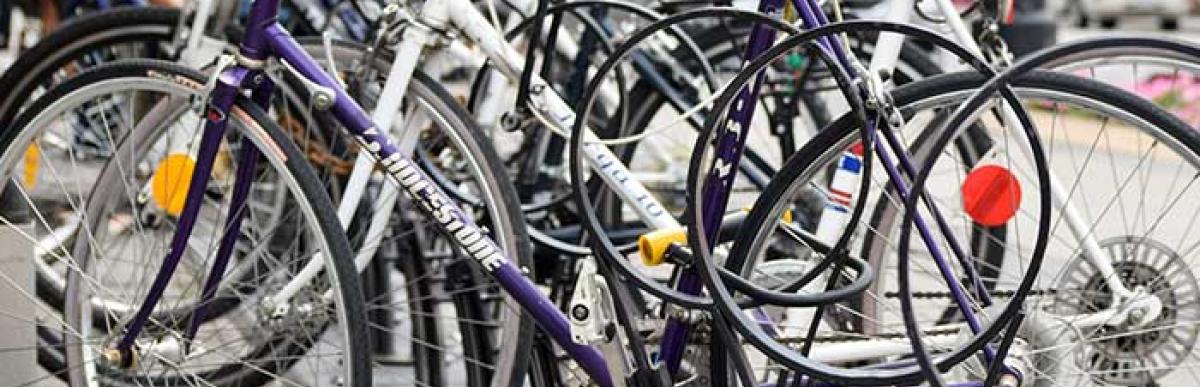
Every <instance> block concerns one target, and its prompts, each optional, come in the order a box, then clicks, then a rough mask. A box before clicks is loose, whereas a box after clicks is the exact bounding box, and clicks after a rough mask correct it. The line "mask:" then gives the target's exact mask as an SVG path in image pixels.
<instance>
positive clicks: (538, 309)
mask: <svg viewBox="0 0 1200 387" xmlns="http://www.w3.org/2000/svg"><path fill="white" fill-rule="evenodd" d="M267 36H268V41H269V43H270V45H271V49H272V50H274V52H275V53H276V54H277V55H279V56H280V57H282V58H283V59H284V60H286V61H287V62H288V63H289V64H291V65H292V67H294V68H296V70H297V71H299V72H300V73H301V74H303V75H304V76H305V77H307V78H309V79H310V80H312V81H314V82H316V83H317V84H320V85H322V86H325V87H328V88H331V89H333V90H334V92H335V93H336V97H337V99H336V100H335V102H334V105H333V107H332V108H331V109H332V113H333V115H334V116H335V117H337V119H338V121H339V122H340V123H341V124H342V125H343V126H345V127H346V129H347V130H349V131H350V132H351V133H353V134H354V135H355V138H357V139H358V140H359V142H360V143H361V144H362V146H363V149H367V150H368V151H370V152H371V153H372V155H374V156H375V157H376V159H377V160H379V161H380V164H382V166H383V167H384V169H385V170H386V171H387V173H388V175H389V176H391V177H392V179H393V180H394V181H395V182H396V183H398V184H400V186H401V187H403V188H404V191H405V192H407V193H408V195H409V196H410V197H411V198H412V200H413V201H415V202H416V203H418V207H419V208H420V209H421V211H422V212H424V214H425V215H426V216H428V217H429V218H430V219H433V220H434V221H435V222H434V223H436V224H437V225H438V226H439V227H440V228H441V229H442V231H444V232H445V233H446V234H447V235H449V236H452V238H450V239H452V240H453V241H454V242H455V243H457V244H458V245H459V247H460V248H462V250H463V251H466V252H467V253H468V254H469V255H470V256H471V258H472V259H475V260H476V262H478V263H479V264H480V266H481V267H483V269H484V271H486V272H487V273H488V275H490V276H492V278H494V279H495V280H496V282H497V283H499V284H500V286H501V287H503V288H504V290H505V291H507V292H508V294H510V295H511V296H512V297H513V299H515V300H516V301H517V303H518V304H520V305H521V307H522V308H524V309H525V311H526V312H528V313H529V314H530V315H531V316H533V318H534V321H536V322H537V324H538V326H540V327H541V328H542V329H543V330H545V331H546V332H547V333H548V334H549V335H550V337H551V338H552V339H554V341H555V342H557V343H558V345H559V346H560V347H562V348H563V349H564V350H566V352H567V353H568V354H570V356H571V358H573V359H575V361H576V362H578V363H579V364H580V366H582V367H583V368H584V370H586V371H587V372H588V374H589V375H591V376H592V378H593V379H594V380H595V381H596V382H597V384H599V385H600V386H603V387H611V386H613V381H612V378H611V376H610V375H609V373H608V367H607V365H606V363H605V360H604V357H603V356H601V354H600V351H598V350H597V349H596V348H593V347H591V346H587V345H580V344H576V343H575V342H574V341H572V340H571V329H570V325H569V323H568V322H567V318H566V316H564V315H563V314H562V312H560V311H559V310H558V307H557V306H556V305H555V304H554V303H553V302H551V301H550V300H549V299H547V298H546V297H545V296H543V295H542V294H541V292H539V291H538V290H537V288H536V287H535V286H534V285H533V283H532V282H530V281H529V279H528V278H526V277H525V276H524V275H523V274H522V273H521V270H520V269H518V268H517V267H516V266H515V265H513V263H512V261H510V260H509V259H508V257H506V256H505V252H504V251H503V250H501V249H500V248H499V247H497V245H496V243H495V242H494V241H492V239H491V238H489V237H488V236H487V235H486V234H484V233H483V231H482V230H481V229H480V228H479V226H477V225H476V224H475V222H474V221H472V220H471V218H470V216H468V215H467V214H466V213H465V212H463V211H462V210H461V209H459V207H458V205H457V202H455V201H454V200H453V199H451V198H450V197H449V196H448V195H446V193H445V192H443V191H442V189H441V188H439V187H438V185H437V183H435V182H434V181H433V180H432V179H430V178H429V176H427V175H426V174H425V172H424V171H421V169H420V168H418V167H417V165H416V164H415V163H413V161H412V160H410V159H408V158H405V157H403V156H401V155H400V153H399V152H398V151H397V150H396V147H395V145H394V144H393V143H392V141H391V140H390V139H389V138H387V135H386V134H385V133H384V132H381V131H380V130H378V129H377V128H375V126H374V124H373V123H372V121H371V119H370V117H369V116H368V115H367V113H366V112H364V111H363V109H362V107H360V106H358V104H356V103H355V102H354V100H353V99H351V98H350V96H349V95H347V94H346V92H345V91H344V90H342V88H341V87H340V86H339V85H338V84H337V83H335V81H334V80H333V78H332V77H330V76H329V75H328V74H326V73H325V72H324V71H322V70H321V67H320V66H318V65H317V63H316V61H315V60H313V58H312V57H311V56H309V55H308V53H307V52H305V51H304V49H303V48H301V47H300V45H299V44H297V43H296V41H295V39H292V37H291V35H289V34H288V33H287V31H285V30H284V29H283V28H282V27H280V26H279V25H278V24H276V25H274V26H272V27H269V28H268V29H267Z"/></svg>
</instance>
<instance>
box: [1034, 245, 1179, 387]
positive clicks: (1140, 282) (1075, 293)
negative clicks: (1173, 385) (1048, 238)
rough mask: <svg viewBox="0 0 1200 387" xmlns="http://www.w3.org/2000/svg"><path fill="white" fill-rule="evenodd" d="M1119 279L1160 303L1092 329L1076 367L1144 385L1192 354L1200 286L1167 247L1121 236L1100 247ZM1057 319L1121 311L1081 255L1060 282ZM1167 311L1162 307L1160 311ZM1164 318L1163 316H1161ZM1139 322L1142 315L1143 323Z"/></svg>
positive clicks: (1113, 380) (1097, 377)
mask: <svg viewBox="0 0 1200 387" xmlns="http://www.w3.org/2000/svg"><path fill="white" fill-rule="evenodd" d="M1100 245H1101V247H1102V248H1103V249H1104V251H1105V252H1106V253H1108V254H1107V256H1108V258H1109V259H1111V260H1112V265H1113V267H1114V269H1116V273H1117V275H1118V276H1119V279H1120V280H1121V281H1122V282H1123V283H1124V284H1125V285H1126V286H1128V287H1129V288H1137V289H1139V290H1141V291H1140V292H1138V293H1139V294H1143V295H1145V296H1149V297H1154V298H1156V299H1157V300H1156V302H1155V303H1153V304H1154V309H1155V310H1153V311H1149V310H1144V309H1146V308H1142V307H1140V306H1134V307H1133V308H1130V310H1129V313H1128V314H1127V316H1129V318H1124V319H1123V321H1121V322H1119V323H1115V324H1112V325H1103V326H1100V327H1097V328H1086V329H1084V330H1083V332H1085V333H1087V334H1088V335H1087V337H1083V338H1082V339H1083V342H1084V344H1083V345H1082V348H1081V350H1076V351H1073V352H1074V353H1076V354H1077V355H1076V357H1075V361H1076V365H1077V366H1078V367H1079V368H1080V369H1082V370H1085V371H1088V373H1089V374H1091V375H1092V379H1093V380H1095V381H1097V382H1103V383H1110V384H1118V385H1145V384H1148V383H1151V382H1152V381H1153V380H1154V379H1155V378H1158V377H1161V376H1163V375H1165V374H1167V373H1170V372H1171V371H1172V370H1173V368H1174V366H1176V365H1178V364H1179V363H1180V362H1182V361H1183V360H1184V359H1186V358H1187V357H1188V356H1189V353H1190V352H1191V349H1192V347H1193V346H1194V345H1195V343H1196V338H1197V329H1196V327H1195V326H1192V325H1191V324H1181V323H1180V322H1188V321H1195V320H1196V319H1197V318H1198V317H1200V288H1198V285H1197V282H1196V278H1195V276H1194V275H1193V273H1192V271H1191V269H1190V268H1189V267H1188V265H1187V264H1186V263H1185V262H1183V260H1182V259H1181V258H1180V256H1179V255H1178V254H1177V253H1175V252H1174V251H1173V250H1171V249H1170V248H1169V247H1168V246H1166V245H1164V244H1162V243H1160V242H1157V241H1154V240H1152V239H1148V238H1142V237H1118V238H1112V239H1108V240H1105V241H1102V242H1101V243H1100ZM1057 288H1058V289H1059V290H1060V291H1059V293H1058V295H1057V296H1056V297H1055V298H1056V300H1055V301H1056V302H1055V303H1054V306H1053V308H1052V311H1053V313H1054V314H1057V315H1061V316H1077V315H1087V314H1092V313H1097V312H1101V311H1105V310H1109V309H1111V308H1116V307H1122V305H1119V304H1117V303H1119V302H1123V301H1122V300H1119V299H1118V298H1117V297H1114V295H1113V292H1112V290H1111V289H1109V287H1108V285H1107V284H1106V283H1105V279H1104V278H1103V276H1101V275H1100V274H1099V272H1098V270H1097V269H1096V268H1095V267H1094V266H1093V265H1091V264H1090V263H1088V262H1087V261H1086V260H1085V259H1083V257H1082V256H1078V257H1075V258H1074V259H1073V260H1072V262H1071V263H1070V264H1069V266H1068V267H1067V270H1066V271H1064V274H1063V276H1062V277H1060V278H1059V281H1058V284H1057ZM1159 308H1161V309H1159ZM1155 312H1157V313H1155ZM1139 316H1140V317H1139Z"/></svg>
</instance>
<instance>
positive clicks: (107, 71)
mask: <svg viewBox="0 0 1200 387" xmlns="http://www.w3.org/2000/svg"><path fill="white" fill-rule="evenodd" d="M164 77H166V78H164ZM123 79H124V80H128V79H141V80H142V81H139V82H151V83H153V82H170V83H173V84H175V85H179V86H183V87H186V88H190V89H191V90H193V91H196V92H198V91H199V90H200V88H202V85H203V81H204V79H205V77H204V76H203V75H202V74H199V73H198V72H196V71H194V70H190V69H187V68H185V67H181V66H178V65H175V64H172V63H169V62H161V61H153V60H126V61H119V62H114V63H111V64H105V65H101V66H98V67H96V68H94V69H91V70H89V71H87V72H84V73H82V74H80V75H79V76H77V77H75V78H72V79H71V80H69V81H67V82H65V83H63V84H61V85H59V86H58V87H55V88H54V89H52V91H51V92H49V93H48V94H46V95H45V96H43V97H42V98H39V99H38V100H37V101H36V102H35V103H34V105H33V106H31V107H30V109H28V110H26V111H25V112H23V113H22V115H21V117H20V118H19V119H18V120H17V121H16V122H17V124H18V126H16V127H19V128H23V127H26V126H27V124H28V123H29V122H31V121H33V120H35V119H36V118H37V117H38V116H41V115H42V114H43V113H45V112H46V110H47V109H49V108H50V107H51V106H53V105H54V104H55V103H57V102H58V101H59V100H60V99H61V98H63V97H65V96H69V95H71V94H72V93H75V92H78V91H81V90H83V91H86V89H88V88H89V85H92V84H95V83H98V82H104V81H109V80H123ZM164 80H165V81H164ZM235 111H240V112H242V113H244V114H237V116H238V117H241V118H243V119H249V120H250V121H251V122H253V123H254V124H257V127H258V128H260V129H261V131H253V130H250V131H247V132H246V133H249V135H250V136H252V138H257V139H258V141H260V144H267V146H269V147H271V148H273V149H276V150H278V151H279V152H281V153H280V154H279V156H280V157H281V158H283V159H284V160H281V161H278V162H282V163H283V166H284V167H285V168H286V171H287V173H288V174H289V175H290V176H293V177H292V178H291V180H292V181H294V183H292V184H293V185H294V186H295V187H297V189H298V192H299V193H300V194H302V195H303V196H302V198H303V199H305V200H307V201H309V202H310V203H314V204H315V205H313V206H309V208H310V209H311V210H309V213H310V215H309V216H310V217H311V219H312V220H313V222H314V225H315V227H317V228H318V229H319V230H320V234H321V235H322V236H323V240H324V242H323V245H324V246H325V247H326V248H327V250H328V255H329V256H330V257H331V259H329V260H327V262H326V268H327V273H331V275H332V276H333V277H332V278H333V279H334V281H332V282H336V289H337V292H336V293H337V294H338V295H340V296H338V297H339V298H340V300H341V302H339V303H337V305H338V308H339V309H340V310H341V311H342V312H341V313H342V315H343V316H359V315H362V314H363V313H365V312H364V310H363V301H362V298H361V297H362V295H361V288H360V286H359V284H358V278H357V276H356V275H355V271H354V267H353V264H352V260H351V259H350V257H351V253H350V247H349V243H348V241H347V240H346V239H345V235H344V233H342V231H341V228H340V225H339V223H338V222H337V220H336V216H335V215H334V214H333V211H332V204H330V202H329V197H328V194H327V193H326V192H325V190H324V188H323V187H322V185H321V184H320V183H319V180H318V179H317V178H316V176H315V174H314V173H313V171H312V169H311V167H310V166H308V165H307V163H306V160H305V158H304V157H302V156H301V154H300V152H299V150H298V149H297V148H296V147H295V145H294V144H292V143H291V142H290V140H289V139H288V137H286V135H285V134H284V133H283V131H282V130H280V129H279V128H278V126H277V125H275V124H274V122H273V121H271V120H269V119H267V118H266V114H265V112H263V111H262V110H261V109H260V108H258V107H257V105H255V104H254V103H252V102H250V101H249V100H248V99H245V98H240V99H239V100H238V102H237V109H235ZM252 126H253V125H252ZM32 135H33V133H30V134H24V131H21V130H10V131H7V132H5V134H4V137H3V138H0V144H4V147H3V148H4V149H8V150H9V151H8V152H5V154H4V155H3V158H4V159H6V160H9V162H10V163H11V162H14V161H12V160H13V159H12V158H13V157H14V156H13V155H11V153H12V152H14V149H16V151H15V152H18V153H20V152H24V149H25V146H22V144H18V143H17V141H23V140H28V138H24V139H23V138H22V137H29V136H32ZM14 146H16V147H17V148H14ZM260 146H262V145H260ZM16 157H19V156H16ZM70 278H74V279H75V281H76V282H77V279H78V276H72V277H70ZM71 282H72V281H71V280H69V281H68V286H69V287H70V283H71ZM72 294H73V293H68V296H70V295H72ZM68 298H70V297H68ZM68 301H69V299H68ZM74 304H77V303H74ZM74 304H73V303H71V302H67V310H66V311H65V314H66V315H68V316H70V315H72V314H74V315H76V317H75V319H78V313H79V310H78V308H77V307H75V308H74V310H72V309H73V306H74ZM341 320H342V321H341V322H340V323H339V325H341V326H342V328H341V329H344V333H345V337H346V338H347V341H348V348H351V349H350V350H349V353H348V354H347V355H346V357H345V360H346V362H347V363H350V364H349V365H347V367H349V368H348V369H349V371H347V372H348V373H347V377H348V378H351V379H352V380H348V381H346V382H347V383H349V384H350V385H355V386H368V385H370V372H369V364H370V362H369V360H368V358H369V354H368V353H366V352H365V351H362V350H360V348H365V343H366V342H367V334H366V325H365V323H364V321H363V320H361V319H356V318H345V317H343V318H342V319H341ZM73 321H74V320H73ZM323 329H324V328H323ZM64 343H68V345H67V348H68V352H67V353H66V359H67V363H68V364H70V363H72V362H77V361H81V360H80V359H82V358H83V357H82V353H81V352H78V350H79V349H80V348H79V347H78V346H72V345H70V344H69V342H68V341H64ZM286 347H287V348H284V351H286V352H285V353H293V352H294V351H303V350H304V347H305V346H304V345H302V344H301V345H288V346H286ZM72 348H74V349H75V351H72V350H71V349H72ZM71 359H76V360H71ZM294 361H295V360H290V361H287V362H284V364H283V365H287V366H290V364H292V362H294ZM270 367H271V366H270V365H268V366H264V367H259V368H261V369H269V368H270ZM235 368H244V367H235ZM65 369H67V370H68V373H69V374H70V376H71V380H72V381H73V382H74V383H76V384H78V383H83V382H84V380H85V377H84V376H83V375H82V374H81V373H80V372H81V371H78V369H77V368H75V367H69V366H68V367H66V368H65ZM219 371H223V372H216V374H218V375H219V378H218V379H215V380H214V382H215V384H218V385H261V384H263V383H266V382H268V381H269V380H271V379H272V377H271V376H269V375H265V374H264V373H263V372H256V370H245V369H243V370H242V371H245V372H237V370H224V369H221V370H219ZM105 379H106V380H107V381H108V382H109V383H121V381H122V379H121V378H117V379H113V378H105Z"/></svg>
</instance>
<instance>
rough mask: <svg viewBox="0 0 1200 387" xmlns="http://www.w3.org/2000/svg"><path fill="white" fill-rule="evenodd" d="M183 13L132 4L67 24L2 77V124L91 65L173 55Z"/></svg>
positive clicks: (44, 39)
mask: <svg viewBox="0 0 1200 387" xmlns="http://www.w3.org/2000/svg"><path fill="white" fill-rule="evenodd" d="M179 17H180V12H179V10H178V9H173V8H156V7H129V8H116V9H111V10H106V11H98V12H94V13H89V14H86V15H83V16H79V17H75V18H72V19H71V20H69V21H67V22H66V23H63V24H62V25H61V26H59V28H58V29H56V30H55V31H54V32H53V33H51V34H49V35H47V36H45V37H44V38H43V39H42V40H40V41H39V42H38V44H36V45H34V46H33V47H32V48H30V49H29V50H27V51H25V52H23V53H21V55H20V56H19V57H17V58H16V61H15V62H13V64H12V66H10V67H9V68H8V69H7V70H5V71H4V74H3V75H2V76H0V85H5V89H6V93H5V94H4V95H2V96H0V127H7V126H8V125H9V124H11V123H12V122H13V120H14V119H16V118H17V114H18V113H20V112H21V110H22V109H23V108H24V107H25V106H27V105H28V104H30V103H32V101H33V100H34V99H36V98H37V96H38V95H39V94H40V93H43V92H45V91H46V90H47V88H48V87H49V86H51V85H53V84H55V83H57V82H60V81H62V80H64V79H65V78H68V77H70V76H72V75H73V74H78V73H79V72H81V71H83V70H84V69H86V68H88V67H91V66H95V65H96V64H98V63H102V62H105V61H112V60H116V59H120V58H160V59H170V58H171V57H173V56H174V53H173V52H172V51H173V50H172V49H171V48H170V44H171V42H172V41H173V39H175V33H176V32H177V31H176V26H177V24H178V23H179Z"/></svg>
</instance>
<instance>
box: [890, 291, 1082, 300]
mask: <svg viewBox="0 0 1200 387" xmlns="http://www.w3.org/2000/svg"><path fill="white" fill-rule="evenodd" d="M1014 293H1016V292H1014V291H1012V290H993V291H991V292H989V293H988V294H990V295H991V296H993V297H1012V296H1013V294H1014ZM1057 294H1058V290H1057V289H1031V290H1030V291H1029V294H1028V296H1033V297H1040V296H1054V295H1057ZM883 296H884V297H886V298H900V295H899V294H897V293H896V292H887V293H884V294H883ZM1028 296H1027V297H1028ZM953 297H954V295H953V294H952V293H950V292H945V291H943V292H912V298H914V299H934V298H953Z"/></svg>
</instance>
